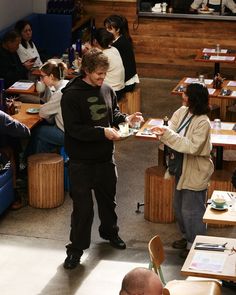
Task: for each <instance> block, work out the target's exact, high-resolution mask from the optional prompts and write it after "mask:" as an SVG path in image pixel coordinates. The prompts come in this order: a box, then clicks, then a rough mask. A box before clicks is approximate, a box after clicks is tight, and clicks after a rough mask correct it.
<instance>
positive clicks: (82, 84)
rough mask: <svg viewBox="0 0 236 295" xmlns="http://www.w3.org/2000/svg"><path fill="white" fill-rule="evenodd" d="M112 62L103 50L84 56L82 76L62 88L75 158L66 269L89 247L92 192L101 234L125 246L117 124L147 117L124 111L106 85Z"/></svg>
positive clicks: (70, 149) (71, 152)
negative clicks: (119, 207)
mask: <svg viewBox="0 0 236 295" xmlns="http://www.w3.org/2000/svg"><path fill="white" fill-rule="evenodd" d="M108 66H109V63H108V59H107V57H106V56H105V55H104V54H103V53H102V51H100V50H98V49H91V50H90V51H88V52H87V53H86V54H85V55H84V56H83V58H82V63H81V74H82V76H81V77H77V78H75V79H73V80H72V81H71V82H69V83H68V84H67V86H66V87H65V88H64V89H63V90H62V92H63V96H62V100H61V107H62V116H63V120H64V128H65V149H66V151H67V153H68V156H69V158H70V163H69V177H70V194H71V198H72V200H73V212H72V215H71V232H70V241H71V243H70V244H69V245H67V246H66V247H67V258H66V259H65V262H64V268H66V269H73V268H75V267H76V266H77V265H78V264H79V262H80V257H81V256H82V254H83V250H85V249H87V248H89V245H90V241H91V227H92V222H93V216H94V212H93V200H92V190H93V191H94V195H95V198H96V201H97V205H98V214H99V218H100V221H101V223H100V226H99V233H100V236H101V238H103V239H105V240H109V241H110V244H111V246H112V247H115V248H118V249H125V248H126V245H125V243H124V241H123V240H122V239H121V238H120V237H119V235H118V231H119V228H118V226H117V215H116V213H115V207H116V202H115V194H116V182H117V172H116V165H115V162H114V144H113V141H114V140H119V139H120V134H119V133H118V132H117V130H116V129H115V128H114V127H116V128H117V127H118V124H119V123H121V122H125V121H128V122H129V124H130V125H132V124H133V123H134V122H135V121H140V120H143V118H142V114H141V113H134V114H132V115H129V116H127V115H125V114H122V113H120V111H119V108H118V106H117V101H116V96H115V93H114V91H113V90H112V88H111V87H110V86H108V85H106V84H105V83H103V81H104V78H105V76H106V72H107V69H108Z"/></svg>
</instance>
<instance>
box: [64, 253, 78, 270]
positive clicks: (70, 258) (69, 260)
mask: <svg viewBox="0 0 236 295" xmlns="http://www.w3.org/2000/svg"><path fill="white" fill-rule="evenodd" d="M80 257H81V256H77V255H74V254H68V255H67V257H66V259H65V261H64V264H63V266H64V268H65V269H74V268H76V266H77V265H78V264H79V263H80Z"/></svg>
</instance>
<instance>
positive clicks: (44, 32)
mask: <svg viewBox="0 0 236 295" xmlns="http://www.w3.org/2000/svg"><path fill="white" fill-rule="evenodd" d="M24 18H25V19H27V20H29V22H30V23H31V24H32V30H33V41H34V42H35V45H36V47H37V48H38V49H39V51H40V50H43V51H44V52H45V53H46V55H47V56H49V57H52V56H58V57H60V56H61V55H62V53H63V52H65V50H66V48H68V47H69V46H70V45H71V28H72V17H71V15H60V14H40V13H32V14H30V15H28V16H26V17H24ZM14 25H15V24H12V25H11V26H9V27H7V28H5V29H3V30H1V31H0V38H2V36H3V35H4V33H5V32H7V31H8V30H10V29H14Z"/></svg>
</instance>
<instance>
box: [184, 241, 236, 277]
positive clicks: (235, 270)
mask: <svg viewBox="0 0 236 295" xmlns="http://www.w3.org/2000/svg"><path fill="white" fill-rule="evenodd" d="M197 242H199V243H212V244H222V245H223V244H225V243H227V244H226V250H225V251H224V252H219V251H209V250H195V249H194V246H195V244H196V243H197ZM233 247H234V248H236V239H230V238H223V237H211V236H196V238H195V241H194V243H193V245H192V247H191V250H190V252H189V254H188V256H187V258H186V260H185V262H184V265H183V267H182V269H181V274H182V275H184V276H196V277H206V278H214V279H220V280H230V281H236V253H235V252H234V253H233V254H232V253H231V249H232V248H233ZM206 254H207V258H208V257H209V259H214V258H215V259H214V261H216V259H217V258H223V257H225V262H224V264H223V270H222V271H221V272H216V271H214V270H212V271H209V270H199V269H192V268H190V266H191V263H192V260H193V258H194V257H195V258H196V255H204V256H205V255H206ZM230 254H231V255H230ZM213 256H215V257H213Z"/></svg>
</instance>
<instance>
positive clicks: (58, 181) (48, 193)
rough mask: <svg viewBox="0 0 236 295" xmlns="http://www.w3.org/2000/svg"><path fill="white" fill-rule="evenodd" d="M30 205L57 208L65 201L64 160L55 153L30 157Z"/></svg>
mask: <svg viewBox="0 0 236 295" xmlns="http://www.w3.org/2000/svg"><path fill="white" fill-rule="evenodd" d="M28 191H29V205H30V206H32V207H35V208H55V207H58V206H60V205H61V204H62V203H63V202H64V161H63V158H62V156H60V155H58V154H54V153H48V154H36V155H32V156H29V158H28Z"/></svg>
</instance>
